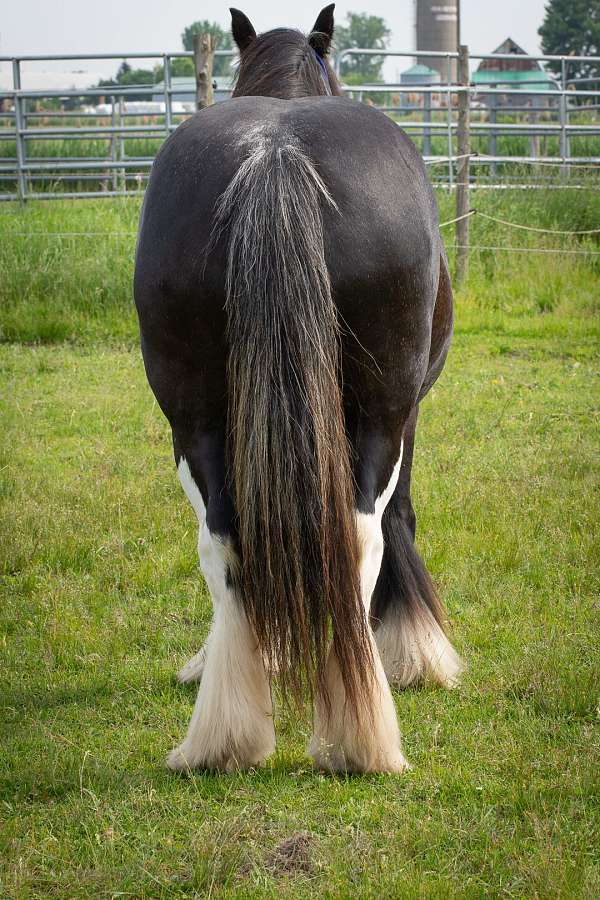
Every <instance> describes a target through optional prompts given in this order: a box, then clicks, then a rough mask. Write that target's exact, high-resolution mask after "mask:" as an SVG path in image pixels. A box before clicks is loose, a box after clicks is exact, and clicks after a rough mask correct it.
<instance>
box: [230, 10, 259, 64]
mask: <svg viewBox="0 0 600 900" xmlns="http://www.w3.org/2000/svg"><path fill="white" fill-rule="evenodd" d="M229 12H230V13H231V33H232V35H233V39H234V41H235V42H236V44H237V45H238V47H239V50H240V53H243V52H244V50H245V49H246V47H248V46H249V45H250V44H251V43H252V41H253V40H254V38H255V37H256V32H255V30H254V26H253V25H252V22H251V21H250V19H249V18H248V16H246V15H244V13H243V12H242V11H241V10H239V9H234V8H233V7H230V9H229Z"/></svg>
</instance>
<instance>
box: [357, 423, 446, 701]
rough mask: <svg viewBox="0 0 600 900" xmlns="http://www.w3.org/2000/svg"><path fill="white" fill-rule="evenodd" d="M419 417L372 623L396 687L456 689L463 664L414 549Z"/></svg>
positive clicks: (387, 523) (388, 524) (391, 516)
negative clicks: (427, 683) (420, 684)
mask: <svg viewBox="0 0 600 900" xmlns="http://www.w3.org/2000/svg"><path fill="white" fill-rule="evenodd" d="M417 413H418V407H416V406H415V408H414V409H413V411H412V413H411V415H410V417H409V419H408V422H407V424H406V427H405V430H404V455H403V459H402V466H401V468H400V475H399V478H398V484H397V486H396V489H395V491H394V494H393V496H392V498H391V500H390V502H389V504H388V506H387V508H386V510H385V513H384V514H383V521H382V526H383V539H384V543H385V550H384V553H383V561H382V565H381V571H380V573H379V578H378V580H377V586H376V588H375V592H374V594H373V603H372V606H371V618H372V621H373V625H374V627H375V640H376V642H377V646H378V648H379V653H380V656H381V661H382V663H383V667H384V669H385V672H386V675H387V677H388V679H389V680H390V682H391V683H392V684H394V685H396V686H397V687H407V686H408V685H410V684H413V683H415V682H417V681H420V680H421V679H423V678H424V677H426V676H427V677H429V678H431V679H432V680H433V681H436V682H438V684H442V685H444V686H445V687H453V686H454V685H456V683H457V681H458V677H459V674H460V671H461V668H462V666H461V661H460V658H459V657H458V655H457V653H456V652H455V650H454V648H453V647H452V645H451V643H450V641H449V640H448V638H447V637H446V634H445V631H444V625H445V612H444V609H443V606H442V604H441V602H440V600H439V598H438V596H437V594H436V591H435V588H434V586H433V583H432V581H431V578H430V576H429V573H428V572H427V569H426V568H425V565H424V564H423V561H422V560H421V558H420V556H419V554H418V553H417V550H416V548H415V545H414V539H415V525H416V522H415V514H414V511H413V507H412V503H411V499H410V477H411V467H412V457H413V448H414V441H415V429H416V423H417Z"/></svg>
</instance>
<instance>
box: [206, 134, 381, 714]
mask: <svg viewBox="0 0 600 900" xmlns="http://www.w3.org/2000/svg"><path fill="white" fill-rule="evenodd" d="M327 205H329V206H331V207H334V206H335V204H334V201H333V200H332V198H331V196H330V194H329V192H328V190H327V188H326V186H325V185H324V183H323V181H322V179H321V178H320V176H319V175H318V173H317V171H316V169H315V167H314V165H313V164H312V163H311V161H310V160H309V158H308V157H307V156H306V154H305V153H304V152H303V151H302V150H301V149H299V148H298V147H297V146H295V145H293V144H291V143H286V144H284V145H283V146H281V145H280V146H272V145H269V146H267V145H260V146H257V147H256V149H254V150H253V151H252V152H251V153H250V155H249V156H248V157H247V158H246V160H245V161H244V162H243V164H242V165H241V166H240V168H239V170H238V172H237V173H236V175H235V177H234V178H233V180H232V181H231V183H230V185H229V187H228V188H227V190H226V191H225V192H224V194H223V195H222V196H221V198H220V201H219V203H218V206H217V209H216V220H215V231H214V235H215V236H216V238H220V239H224V238H225V236H226V237H227V240H228V245H227V281H226V290H227V303H226V310H227V321H228V344H229V363H228V395H229V396H228V403H229V408H228V409H229V435H230V438H229V440H230V444H229V448H228V450H229V465H230V471H231V475H232V482H233V489H234V497H235V503H236V508H237V515H238V520H239V521H238V529H239V544H240V566H239V571H238V572H236V573H234V576H233V577H234V579H235V581H236V582H237V587H238V591H239V597H240V601H241V603H242V604H243V607H244V610H245V612H246V614H247V616H248V619H249V621H250V623H251V625H252V627H253V628H254V631H255V633H256V637H257V640H258V642H259V645H260V647H261V649H262V650H263V652H264V653H265V655H266V656H267V658H268V659H269V661H270V663H271V664H272V665H274V666H276V668H277V669H278V670H279V672H280V676H281V683H282V687H283V690H284V693H285V694H286V695H288V696H290V695H291V696H293V697H294V698H295V699H297V700H301V698H302V696H303V695H304V693H305V691H306V689H307V688H308V690H309V691H310V692H311V693H314V692H315V690H317V691H321V692H322V693H323V692H324V670H325V662H326V657H327V653H328V649H329V645H330V638H332V640H333V649H334V652H335V653H336V655H337V658H338V661H339V664H340V669H341V672H342V675H343V679H344V687H345V693H346V699H347V703H348V707H349V710H350V712H352V713H354V714H355V715H357V717H359V718H363V716H362V713H363V712H365V710H364V709H363V706H364V704H365V702H366V696H367V692H368V689H369V685H370V683H371V681H370V679H371V678H372V673H373V656H372V649H371V643H370V641H369V639H368V635H367V627H368V626H367V625H366V622H365V615H364V612H363V608H362V603H361V597H360V578H359V548H358V541H357V534H356V524H355V516H354V506H355V504H354V493H353V486H352V476H351V469H350V461H349V448H348V443H347V438H346V432H345V427H344V415H343V407H342V396H341V388H340V383H341V379H340V338H339V328H338V321H337V315H336V309H335V306H334V303H333V300H332V296H331V285H330V280H329V274H328V271H327V266H326V263H325V252H324V243H323V217H322V210H323V208H324V207H326V206H327ZM367 714H368V712H367Z"/></svg>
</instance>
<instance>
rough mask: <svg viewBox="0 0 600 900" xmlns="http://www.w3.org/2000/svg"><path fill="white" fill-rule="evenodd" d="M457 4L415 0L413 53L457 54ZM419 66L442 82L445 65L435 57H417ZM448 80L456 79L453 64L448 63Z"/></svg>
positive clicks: (448, 0) (452, 0)
mask: <svg viewBox="0 0 600 900" xmlns="http://www.w3.org/2000/svg"><path fill="white" fill-rule="evenodd" d="M459 3H460V0H417V3H416V5H417V50H450V51H451V52H456V51H457V50H458V21H459ZM419 62H420V63H424V64H425V65H426V66H429V67H430V68H432V69H436V70H437V71H438V72H439V73H440V75H441V76H442V80H443V81H446V79H447V75H448V65H447V61H446V60H445V59H441V58H436V57H435V56H426V57H419ZM451 72H452V78H453V79H454V78H456V61H455V60H453V61H452V69H451Z"/></svg>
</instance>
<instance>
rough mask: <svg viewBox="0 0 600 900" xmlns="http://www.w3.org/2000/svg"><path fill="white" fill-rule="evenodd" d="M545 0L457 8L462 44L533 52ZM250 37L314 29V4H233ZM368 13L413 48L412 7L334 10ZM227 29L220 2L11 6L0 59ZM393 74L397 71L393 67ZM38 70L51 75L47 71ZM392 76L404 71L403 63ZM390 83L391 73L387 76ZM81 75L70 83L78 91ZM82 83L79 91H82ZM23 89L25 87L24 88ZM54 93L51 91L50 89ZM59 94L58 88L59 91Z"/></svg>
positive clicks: (255, 0) (498, 0) (495, 0)
mask: <svg viewBox="0 0 600 900" xmlns="http://www.w3.org/2000/svg"><path fill="white" fill-rule="evenodd" d="M546 2H547V0H462V38H463V41H464V42H465V43H467V44H469V46H470V48H471V50H472V51H473V52H477V51H478V52H480V53H489V52H491V51H492V50H493V49H494V48H495V47H496V46H497V45H498V44H500V42H501V41H503V40H504V38H505V37H507V36H508V35H510V36H511V37H512V38H513V39H514V40H515V41H517V43H518V44H521V46H522V47H524V48H525V50H527V51H528V52H530V53H531V52H538V51H539V49H540V48H539V37H538V34H537V29H538V28H539V26H540V24H541V22H542V19H543V16H544V6H545V4H546ZM235 3H236V4H239V6H240V7H241V8H242V9H243V10H244V12H245V13H246V14H247V15H248V16H249V18H250V19H251V20H252V22H253V24H254V26H255V28H256V30H257V31H266V30H268V29H269V28H274V27H276V26H281V25H283V26H289V27H298V28H301V29H302V30H304V31H307V30H309V28H310V27H311V26H312V24H313V23H314V21H315V19H316V17H317V14H318V12H319V9H320V8H321V4H323V5H325V4H326V0H317V2H316V3H314V4H313V3H311V4H310V5H304V4H303V5H300V4H299V3H298V2H292V0H235ZM349 10H352V11H354V12H363V11H368V12H369V13H370V14H372V15H379V16H383V18H384V19H385V20H386V22H387V23H388V25H389V27H390V28H391V29H392V40H391V42H390V48H391V49H399V50H400V49H401V50H405V49H406V50H410V49H413V48H414V6H413V0H350V2H340V3H337V4H336V18H337V20H338V21H339V22H341V21H342V20H343V19H344V18H345V16H346V13H347V12H348V11H349ZM205 18H206V19H210V20H214V21H217V22H220V23H221V24H222V25H223V26H228V25H229V21H230V18H229V11H228V4H227V2H223V0H204V2H202V3H198V2H197V0H175V2H172V3H169V2H165V0H103V2H101V3H99V2H98V0H93V2H92V0H55V2H45V3H44V2H42V0H18V2H16V3H14V2H13V3H10V2H8V0H7V2H6V3H4V4H3V10H2V16H1V17H0V55H3V56H10V55H12V54H14V55H19V54H31V55H34V54H50V53H52V54H60V53H98V52H101V53H119V54H122V53H124V52H127V51H128V52H135V51H140V52H144V51H155V52H157V51H164V50H169V51H171V50H178V49H180V47H181V38H180V35H181V31H182V30H183V28H184V27H185V26H186V25H188V24H190V23H191V22H193V21H194V20H196V19H205ZM393 65H394V67H396V66H397V64H396V63H394V64H393ZM44 68H45V69H52V68H56V67H55V66H49V65H46V66H45V67H44ZM60 68H61V70H62V71H63V72H64V71H69V72H76V71H77V70H80V71H81V70H82V69H84V68H85V69H87V70H88V72H89V73H90V75H92V74H93V75H96V74H99V73H102V74H112V73H113V71H114V70H115V69H116V68H117V66H116V65H115V63H114V62H112V63H109V64H108V66H107V64H106V63H105V64H101V63H81V64H79V63H77V62H69V63H62V64H61V65H60ZM399 68H404V63H402V64H401V65H400V66H399ZM0 71H1V75H0V79H1V81H2V83H6V82H7V76H9V74H10V69H9V66H8V64H4V65H2V66H1V70H0ZM390 74H391V75H392V77H393V74H394V71H392V72H391V73H390ZM82 79H83V81H84V82H86V79H85V78H84V76H83V75H80V76H79V77H78V78H77V79H74V81H75V80H76V81H77V85H78V86H79V85H80V84H81V83H82ZM89 80H90V79H89V78H88V79H87V82H86V83H89ZM24 86H25V87H26V86H28V85H27V84H26V83H24ZM57 86H58V85H57ZM60 87H65V85H64V84H61V85H60Z"/></svg>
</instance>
